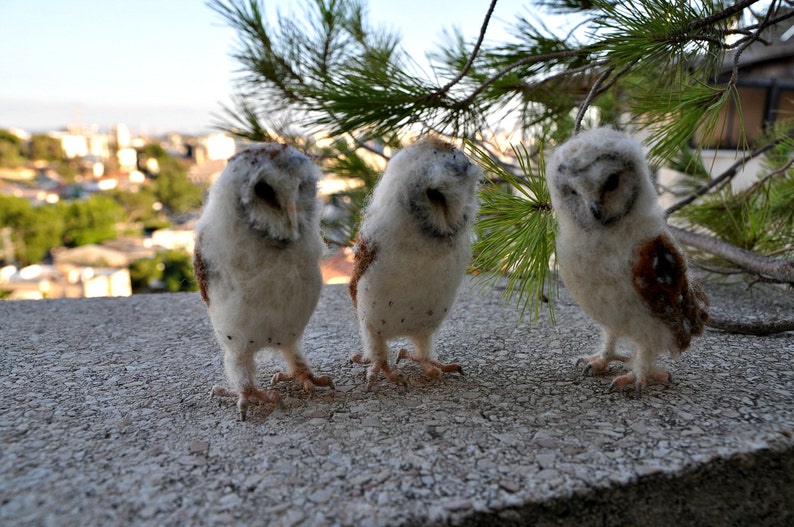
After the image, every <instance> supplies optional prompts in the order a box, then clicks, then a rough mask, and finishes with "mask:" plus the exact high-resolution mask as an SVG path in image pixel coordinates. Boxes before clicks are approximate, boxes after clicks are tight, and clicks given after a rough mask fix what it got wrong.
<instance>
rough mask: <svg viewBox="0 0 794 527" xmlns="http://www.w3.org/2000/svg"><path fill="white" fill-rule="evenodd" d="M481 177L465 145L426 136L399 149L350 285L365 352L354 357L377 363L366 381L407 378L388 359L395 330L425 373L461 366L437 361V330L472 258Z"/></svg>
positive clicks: (372, 209)
mask: <svg viewBox="0 0 794 527" xmlns="http://www.w3.org/2000/svg"><path fill="white" fill-rule="evenodd" d="M480 177H481V171H480V169H479V168H478V167H477V166H476V165H474V164H473V163H472V162H471V161H470V160H469V159H468V158H467V157H466V156H465V155H464V154H463V153H462V152H461V151H460V150H458V149H456V148H454V147H452V146H451V145H449V144H447V143H444V142H442V141H440V140H438V139H424V140H420V141H417V142H416V143H414V144H412V145H411V146H409V147H407V148H405V149H403V150H401V151H400V152H398V153H397V154H396V155H394V157H393V158H392V159H391V160H390V161H389V163H388V166H387V167H386V170H385V172H384V174H383V177H382V178H381V180H380V181H379V182H378V184H377V186H376V187H375V189H374V190H373V193H372V195H371V197H370V202H369V204H368V205H367V207H366V210H365V213H364V219H363V222H362V224H361V228H360V232H359V249H360V250H361V249H362V248H366V249H367V250H368V251H371V253H372V254H373V255H374V258H372V260H371V262H367V265H366V268H365V269H363V272H361V275H360V276H354V278H353V280H354V282H355V287H354V288H351V293H353V294H354V298H353V300H354V302H355V303H356V306H357V314H358V318H359V322H360V332H361V338H362V342H363V346H364V354H363V356H354V360H357V361H359V362H367V363H372V367H371V368H370V371H369V373H368V381H369V385H371V384H372V383H373V382H374V381H375V380H376V379H377V377H378V373H379V372H380V371H383V372H384V373H385V374H386V376H387V378H388V379H389V380H392V381H403V382H404V379H403V376H402V374H401V372H399V370H391V369H390V368H389V365H388V347H387V341H388V340H389V339H393V338H395V337H402V336H405V337H410V338H411V339H412V340H413V342H414V344H415V347H416V354H415V355H413V354H410V353H408V352H406V351H405V350H402V351H401V352H400V355H399V357H398V359H399V358H404V357H405V358H411V359H413V360H416V361H418V362H420V363H421V364H422V365H423V367H424V369H425V372H426V373H427V374H428V375H431V376H433V377H438V376H440V375H441V371H461V370H460V367H459V366H457V365H445V364H441V363H439V362H436V361H435V350H434V342H433V337H434V334H435V332H436V330H437V329H438V327H439V326H440V325H441V323H442V322H443V320H444V318H445V317H446V316H447V314H448V313H449V311H450V309H451V308H452V305H453V303H454V301H455V296H456V293H457V290H458V287H459V286H460V283H461V281H462V279H463V277H464V275H465V272H466V268H467V266H468V264H469V262H470V260H471V224H472V222H473V220H474V219H475V216H476V213H477V207H478V202H477V185H478V182H479V178H480ZM360 257H361V254H359V255H358V256H357V258H360ZM359 263H360V262H359ZM359 271H362V269H361V268H360V267H359Z"/></svg>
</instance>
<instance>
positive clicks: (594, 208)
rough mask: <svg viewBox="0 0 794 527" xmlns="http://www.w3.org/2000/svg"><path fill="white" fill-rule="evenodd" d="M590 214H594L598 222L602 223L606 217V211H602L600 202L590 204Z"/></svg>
mask: <svg viewBox="0 0 794 527" xmlns="http://www.w3.org/2000/svg"><path fill="white" fill-rule="evenodd" d="M590 214H592V215H593V217H594V218H595V219H596V220H597V221H601V219H602V218H603V217H604V211H603V210H602V209H601V204H600V203H599V202H597V201H591V202H590Z"/></svg>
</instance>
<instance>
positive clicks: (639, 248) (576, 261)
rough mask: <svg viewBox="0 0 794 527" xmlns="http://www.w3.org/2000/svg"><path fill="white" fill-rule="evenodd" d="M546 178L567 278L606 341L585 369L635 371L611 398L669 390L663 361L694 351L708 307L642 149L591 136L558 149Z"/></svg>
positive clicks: (606, 133)
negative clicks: (653, 387)
mask: <svg viewBox="0 0 794 527" xmlns="http://www.w3.org/2000/svg"><path fill="white" fill-rule="evenodd" d="M546 174H547V176H546V177H547V180H548V183H549V191H550V193H551V201H552V205H553V207H554V210H555V211H556V212H557V219H558V223H559V231H558V234H557V265H558V266H559V271H560V275H561V277H562V280H563V282H564V283H565V286H566V287H567V289H568V290H569V291H570V292H571V295H572V296H573V297H574V299H575V300H576V301H577V302H578V303H579V305H580V306H581V307H582V308H583V309H584V310H585V312H587V314H588V315H589V316H590V317H591V318H592V319H593V320H595V321H596V322H597V323H598V324H599V325H601V328H602V333H603V347H602V350H601V352H600V353H597V354H595V355H592V356H589V357H584V358H582V359H580V361H582V362H584V363H585V373H600V372H603V371H605V370H606V368H607V366H608V365H609V363H610V362H611V361H614V360H618V361H623V362H625V361H629V364H630V371H629V372H628V373H626V374H625V375H621V376H619V377H616V378H615V379H614V380H613V381H612V384H611V385H610V390H622V389H623V388H625V387H626V386H632V385H633V386H634V387H635V389H636V391H637V394H638V395H640V394H642V389H643V388H644V387H645V386H646V383H647V381H648V380H649V379H650V380H655V381H660V382H666V381H668V380H669V379H670V376H669V374H668V373H667V372H666V371H665V370H663V369H661V368H660V367H658V366H656V365H655V364H654V362H655V360H656V357H657V356H658V355H659V354H661V353H663V352H666V351H669V352H670V353H671V354H672V355H673V357H677V356H678V355H679V354H680V352H681V351H683V350H685V349H686V348H687V347H689V344H690V341H691V339H692V338H693V337H695V336H697V335H700V334H701V333H702V332H703V326H704V324H705V322H706V320H707V319H708V303H709V301H708V298H707V297H706V294H705V293H704V292H703V290H702V289H701V288H700V286H699V285H698V284H697V283H696V282H695V281H693V279H692V278H691V277H690V276H689V274H688V272H687V265H686V259H685V257H684V255H683V254H682V253H681V250H680V249H679V248H678V246H677V245H676V243H675V241H674V239H673V236H672V235H671V234H670V232H669V231H668V229H667V223H666V221H665V217H664V213H663V211H662V209H661V207H660V206H659V203H658V199H657V195H656V192H655V190H654V187H653V183H652V181H651V177H650V171H649V169H648V165H647V163H646V161H645V157H644V155H643V152H642V147H641V145H640V144H639V143H637V142H636V141H634V140H633V139H631V138H630V137H628V136H627V135H625V134H623V133H621V132H618V131H616V130H613V129H610V128H599V129H596V130H590V131H588V132H584V133H581V134H579V135H577V136H575V137H573V138H572V139H570V140H569V141H567V142H566V143H564V144H563V145H561V146H560V147H558V148H557V149H556V151H555V152H554V154H553V156H552V158H551V160H550V162H549V164H548V166H547V172H546ZM620 337H628V338H629V339H631V340H632V341H634V344H635V355H634V357H633V358H627V357H623V356H621V355H618V354H617V353H616V352H615V344H616V342H617V340H618V339H619V338H620Z"/></svg>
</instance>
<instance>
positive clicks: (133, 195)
mask: <svg viewBox="0 0 794 527" xmlns="http://www.w3.org/2000/svg"><path fill="white" fill-rule="evenodd" d="M109 196H110V197H111V198H113V200H115V201H116V203H118V204H119V205H121V207H122V208H123V209H124V217H125V221H126V222H127V223H132V224H135V223H140V224H141V226H142V227H143V229H144V230H150V229H162V228H165V227H167V226H169V225H170V222H169V221H168V219H167V218H165V216H164V215H163V214H162V213H161V212H160V211H158V210H157V208H158V207H157V206H156V203H157V196H155V194H154V192H153V191H152V190H151V188H149V187H143V188H141V189H140V190H139V191H138V192H130V191H126V190H116V191H113V192H111V193H110V194H109Z"/></svg>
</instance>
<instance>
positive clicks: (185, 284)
mask: <svg viewBox="0 0 794 527" xmlns="http://www.w3.org/2000/svg"><path fill="white" fill-rule="evenodd" d="M130 281H131V282H132V290H133V291H134V292H136V293H143V292H158V291H162V292H169V293H175V292H178V291H197V290H198V285H197V284H196V279H195V277H194V275H193V258H192V256H191V255H189V254H187V253H184V252H181V251H161V252H159V253H157V255H155V257H154V258H145V259H142V260H137V261H135V262H132V263H131V264H130Z"/></svg>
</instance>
